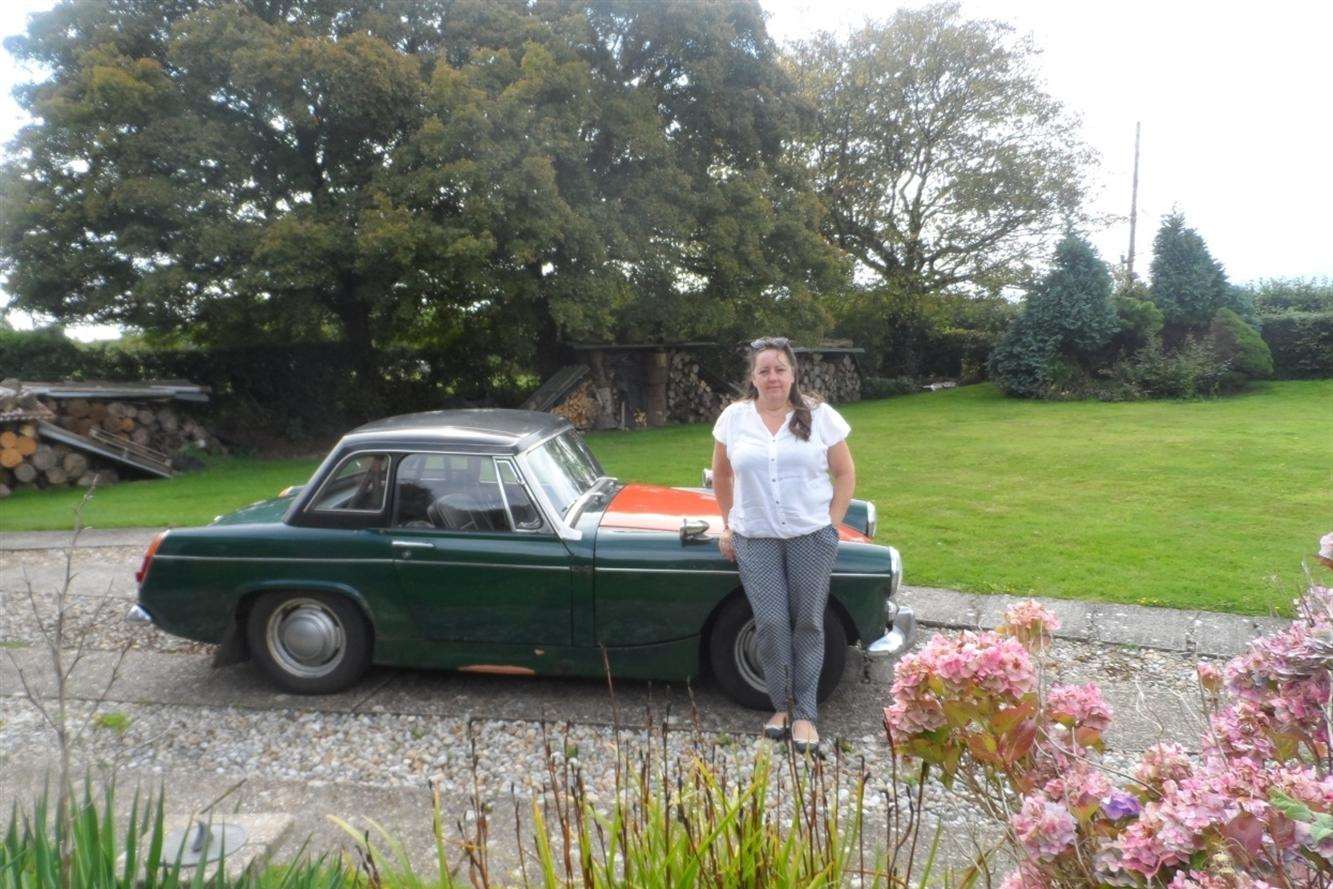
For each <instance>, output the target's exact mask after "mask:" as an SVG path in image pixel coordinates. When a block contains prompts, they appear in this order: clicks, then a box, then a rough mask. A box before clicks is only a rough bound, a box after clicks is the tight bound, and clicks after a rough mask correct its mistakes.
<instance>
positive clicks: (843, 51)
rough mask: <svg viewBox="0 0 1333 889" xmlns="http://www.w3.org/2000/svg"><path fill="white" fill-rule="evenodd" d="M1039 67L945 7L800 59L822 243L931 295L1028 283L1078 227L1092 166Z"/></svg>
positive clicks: (819, 46)
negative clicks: (1065, 232) (810, 115)
mask: <svg viewBox="0 0 1333 889" xmlns="http://www.w3.org/2000/svg"><path fill="white" fill-rule="evenodd" d="M1036 54H1037V50H1036V48H1035V47H1034V46H1033V45H1032V43H1031V41H1030V40H1023V39H1015V38H1014V36H1013V34H1012V30H1011V29H1010V28H1009V27H1008V26H1007V25H1004V24H1001V23H999V22H995V21H989V20H967V19H964V18H963V17H962V16H961V14H960V12H959V8H958V6H957V4H955V3H946V4H939V5H934V6H929V7H926V8H923V9H917V10H900V11H899V12H897V13H896V14H895V15H894V16H893V18H892V19H890V20H888V21H887V22H880V23H870V24H867V25H866V27H864V28H863V29H862V30H860V31H858V32H856V33H854V34H852V35H851V37H850V38H849V39H848V40H847V41H846V42H842V41H839V40H838V39H837V38H835V37H834V36H833V35H831V34H827V33H825V34H821V35H820V36H819V37H817V38H816V39H814V40H812V41H810V42H808V43H804V44H801V45H799V46H798V47H797V48H796V51H795V56H794V67H795V71H796V76H797V78H798V80H799V81H800V83H801V87H802V90H803V92H804V94H805V95H806V97H807V98H808V100H809V102H810V103H811V105H812V107H813V108H814V109H815V110H816V115H817V125H816V130H815V133H814V134H813V138H812V140H811V141H810V143H809V144H808V146H807V147H808V150H809V152H810V155H811V158H812V163H813V167H814V176H815V183H816V187H817V188H818V190H819V192H820V194H821V195H822V196H823V198H824V200H825V203H826V204H827V205H828V208H829V214H828V216H827V218H826V220H825V230H826V232H827V234H828V236H829V237H830V238H831V239H832V240H833V241H834V242H835V243H836V244H838V246H840V247H841V248H842V249H844V250H846V251H848V252H849V253H850V254H851V255H852V256H854V257H856V259H857V260H859V261H860V262H861V263H863V264H864V265H865V266H866V267H868V268H869V269H871V270H873V271H874V272H875V273H877V274H878V275H879V276H880V277H882V278H885V279H889V278H900V279H905V280H906V281H907V282H908V286H913V287H916V288H918V289H921V290H924V291H928V292H929V291H937V290H940V289H942V288H947V287H953V286H958V285H964V286H970V287H974V288H977V289H983V290H992V291H994V290H998V289H1000V288H1002V287H1005V286H1009V285H1013V284H1019V283H1022V282H1024V281H1026V280H1028V279H1029V278H1030V277H1031V267H1032V265H1033V264H1034V262H1035V260H1036V258H1037V257H1038V256H1040V254H1041V253H1043V252H1044V251H1045V250H1047V249H1049V244H1050V241H1051V239H1052V237H1053V236H1054V235H1056V234H1058V232H1059V231H1060V230H1061V229H1063V228H1065V227H1066V226H1068V225H1070V224H1071V223H1073V222H1077V221H1078V220H1079V219H1080V212H1081V211H1080V209H1079V207H1080V203H1081V201H1082V198H1083V195H1084V192H1085V188H1086V185H1085V179H1086V176H1087V172H1088V167H1089V164H1090V163H1091V161H1092V158H1093V155H1092V153H1091V151H1090V150H1089V149H1088V148H1086V147H1085V146H1084V145H1083V144H1082V143H1081V142H1080V140H1079V138H1078V136H1077V133H1076V121H1075V120H1074V119H1072V118H1071V117H1070V116H1069V115H1067V114H1066V113H1065V111H1064V109H1063V108H1062V107H1061V105H1060V103H1059V102H1057V101H1056V100H1055V99H1053V98H1052V97H1050V96H1049V95H1047V94H1046V92H1045V91H1044V90H1043V89H1042V87H1041V83H1040V81H1039V78H1038V76H1037V74H1036V72H1035V70H1034V66H1033V62H1034V59H1035V57H1036Z"/></svg>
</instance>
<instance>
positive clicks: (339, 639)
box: [246, 592, 370, 695]
mask: <svg viewBox="0 0 1333 889" xmlns="http://www.w3.org/2000/svg"><path fill="white" fill-rule="evenodd" d="M246 639H247V641H248V642H249V643H250V654H251V656H252V657H253V658H254V659H255V661H256V663H258V664H259V666H260V668H261V669H262V670H263V671H264V672H265V673H267V674H268V676H269V678H270V679H272V680H273V681H274V682H275V683H277V684H278V685H279V686H281V687H282V688H283V689H285V690H287V691H290V692H295V693H296V694H304V695H321V694H330V693H332V692H336V691H342V690H343V689H345V688H347V687H348V686H350V685H352V684H353V683H355V682H356V681H357V680H358V679H360V678H361V676H362V675H363V674H364V673H365V672H366V667H367V666H369V664H370V630H369V628H368V627H367V625H366V620H365V618H364V617H363V616H362V615H361V611H360V609H358V608H357V607H356V606H355V605H354V604H352V603H351V602H350V601H348V600H347V599H345V598H343V597H341V596H331V595H328V594H326V593H295V592H275V593H267V594H265V595H264V596H262V597H260V599H259V601H258V602H256V603H255V605H254V607H253V608H252V609H250V617H249V620H248V621H247V624H246Z"/></svg>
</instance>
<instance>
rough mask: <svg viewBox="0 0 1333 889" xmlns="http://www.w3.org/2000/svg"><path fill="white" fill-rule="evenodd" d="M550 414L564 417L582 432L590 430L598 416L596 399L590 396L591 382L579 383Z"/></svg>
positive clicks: (598, 410)
mask: <svg viewBox="0 0 1333 889" xmlns="http://www.w3.org/2000/svg"><path fill="white" fill-rule="evenodd" d="M551 413H553V414H558V415H559V416H561V417H564V418H565V419H566V420H568V421H569V422H571V423H573V424H574V426H575V428H577V429H581V430H584V431H587V430H589V429H591V428H592V427H593V424H594V423H595V422H596V421H597V417H598V415H599V414H600V408H599V405H598V403H597V399H596V398H594V397H593V394H592V380H590V379H588V380H584V381H583V382H582V383H580V384H579V386H578V388H577V389H575V390H574V391H573V392H571V393H569V394H568V395H566V396H565V398H564V400H563V401H561V402H560V403H559V404H558V405H556V406H555V407H553V408H551Z"/></svg>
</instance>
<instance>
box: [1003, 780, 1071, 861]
mask: <svg viewBox="0 0 1333 889" xmlns="http://www.w3.org/2000/svg"><path fill="white" fill-rule="evenodd" d="M1009 824H1010V826H1012V827H1013V829H1014V833H1015V835H1016V836H1017V837H1018V841H1019V842H1020V843H1022V844H1023V848H1024V849H1026V850H1027V852H1028V854H1029V855H1031V856H1032V857H1033V858H1035V859H1037V860H1038V861H1050V860H1052V859H1053V858H1055V857H1056V856H1057V855H1059V854H1060V853H1061V852H1063V851H1065V850H1066V849H1068V848H1069V847H1070V846H1072V845H1073V844H1074V825H1075V822H1074V816H1073V815H1071V814H1070V812H1069V809H1067V808H1066V807H1065V806H1064V804H1062V803H1057V802H1053V801H1051V800H1049V799H1047V798H1046V797H1045V796H1043V795H1042V794H1039V793H1034V794H1029V795H1028V796H1027V797H1025V798H1024V799H1023V806H1022V808H1021V809H1019V810H1018V811H1017V812H1015V813H1014V815H1013V817H1011V818H1010V819H1009Z"/></svg>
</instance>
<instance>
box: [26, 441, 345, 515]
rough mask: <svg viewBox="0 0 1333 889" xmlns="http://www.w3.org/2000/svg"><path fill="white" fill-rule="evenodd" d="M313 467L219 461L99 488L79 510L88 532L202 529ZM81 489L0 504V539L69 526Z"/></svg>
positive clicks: (309, 463)
mask: <svg viewBox="0 0 1333 889" xmlns="http://www.w3.org/2000/svg"><path fill="white" fill-rule="evenodd" d="M317 465H319V460H318V459H310V460H254V459H244V458H235V459H221V460H213V461H210V463H209V465H208V466H207V468H205V469H203V470H201V471H199V472H192V473H188V474H186V475H178V476H176V477H175V478H169V479H150V480H144V481H126V482H121V483H119V484H115V485H108V486H107V487H105V488H99V489H98V491H97V493H96V495H95V496H94V497H93V499H92V500H91V501H90V502H89V503H88V506H87V508H86V509H85V510H84V514H83V520H84V523H85V524H86V525H88V526H89V527H92V528H148V527H160V528H167V527H173V528H179V527H184V526H187V525H205V524H208V523H209V522H211V521H213V517H214V516H216V515H218V514H220V513H225V512H231V511H232V510H233V509H237V508H239V507H242V506H245V505H247V504H250V503H254V502H255V501H256V500H266V499H268V498H269V497H273V496H274V495H276V494H277V493H278V492H279V491H281V490H282V489H283V488H285V487H287V486H288V485H299V484H303V483H304V482H305V481H306V480H307V479H309V478H310V474H311V473H312V472H314V471H315V467H316V466H317ZM82 497H83V490H82V489H81V488H70V489H68V490H63V491H55V492H52V491H18V492H16V493H15V494H13V495H12V496H11V497H9V498H8V499H6V500H4V501H3V502H0V533H12V532H15V531H59V530H65V529H68V528H70V527H71V526H72V523H73V520H72V518H71V517H72V516H73V510H74V507H75V505H76V504H78V502H79V500H80V498H82Z"/></svg>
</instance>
